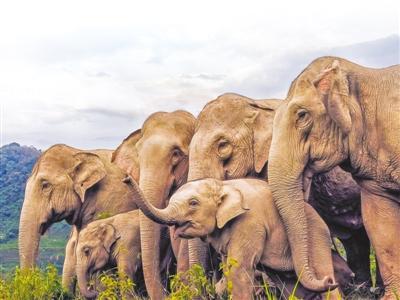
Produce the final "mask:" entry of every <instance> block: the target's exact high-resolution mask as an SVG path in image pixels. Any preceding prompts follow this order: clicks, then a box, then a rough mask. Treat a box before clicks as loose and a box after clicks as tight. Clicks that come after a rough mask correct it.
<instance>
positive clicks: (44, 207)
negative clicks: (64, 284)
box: [19, 145, 106, 267]
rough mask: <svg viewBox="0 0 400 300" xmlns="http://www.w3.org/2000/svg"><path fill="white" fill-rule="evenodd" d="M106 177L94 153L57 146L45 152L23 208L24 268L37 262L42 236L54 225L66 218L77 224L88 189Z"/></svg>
mask: <svg viewBox="0 0 400 300" xmlns="http://www.w3.org/2000/svg"><path fill="white" fill-rule="evenodd" d="M105 176H106V170H105V167H104V165H103V163H102V161H101V160H100V158H99V157H98V156H97V155H95V154H93V153H88V152H81V151H79V150H77V149H74V148H71V147H68V146H65V145H55V146H53V147H51V148H49V149H48V150H47V151H45V152H44V153H43V154H42V155H41V157H40V158H39V159H38V161H37V162H36V164H35V166H34V168H33V171H32V174H31V176H30V177H29V179H28V181H27V184H26V190H25V199H24V203H23V206H22V211H21V217H20V225H19V255H20V265H21V267H32V266H34V265H35V261H36V258H37V254H38V248H39V242H40V236H41V235H43V234H44V233H45V232H46V230H47V229H48V228H49V227H50V226H51V224H53V223H55V222H58V221H61V220H63V219H66V220H67V222H68V223H70V224H74V223H75V221H76V219H77V218H78V213H79V210H80V208H81V206H82V205H83V203H84V201H85V194H86V191H87V190H88V189H90V188H91V187H93V186H94V185H95V184H96V183H98V182H99V181H100V180H102V179H103V178H104V177H105Z"/></svg>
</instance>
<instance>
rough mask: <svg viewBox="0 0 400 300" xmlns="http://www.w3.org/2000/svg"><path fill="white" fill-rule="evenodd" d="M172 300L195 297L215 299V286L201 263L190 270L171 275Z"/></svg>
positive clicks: (184, 299) (170, 297)
mask: <svg viewBox="0 0 400 300" xmlns="http://www.w3.org/2000/svg"><path fill="white" fill-rule="evenodd" d="M170 288H171V293H170V295H169V297H168V299H170V300H190V299H193V298H196V297H198V298H200V299H215V298H216V295H215V287H214V286H213V285H212V284H211V282H210V281H209V280H208V279H207V276H206V274H205V272H204V269H203V268H202V267H201V266H200V265H197V264H195V265H193V266H192V267H191V268H190V269H189V270H188V271H186V272H181V273H178V274H176V275H174V276H171V282H170Z"/></svg>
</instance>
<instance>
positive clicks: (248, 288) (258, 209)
mask: <svg viewBox="0 0 400 300" xmlns="http://www.w3.org/2000/svg"><path fill="white" fill-rule="evenodd" d="M139 192H140V191H139ZM138 198H140V199H139V201H138V206H139V207H140V209H141V210H142V211H143V212H144V213H145V214H146V215H147V216H148V217H149V218H151V219H152V220H154V221H155V222H158V223H163V224H168V225H175V227H176V231H175V235H176V236H179V237H182V238H194V237H200V238H202V239H203V240H206V241H208V242H209V243H211V245H212V246H213V248H214V249H215V250H216V251H217V252H219V253H220V254H221V255H222V257H223V259H225V260H226V258H233V259H235V260H236V261H237V265H236V266H233V267H232V269H231V270H230V275H229V280H231V281H232V287H233V289H232V296H233V298H234V299H251V297H252V292H253V290H252V287H253V286H254V272H255V271H254V270H255V266H256V265H257V264H258V263H261V264H263V265H264V266H266V267H269V268H271V269H275V270H281V271H290V270H294V263H293V259H292V255H291V252H290V247H289V242H288V238H287V234H286V232H285V227H284V225H283V222H282V220H281V218H280V216H279V213H278V210H277V208H276V207H275V204H274V202H273V200H272V195H271V192H270V189H269V187H268V184H267V183H266V182H264V181H261V180H257V179H235V180H228V181H220V180H216V179H204V180H198V181H193V182H189V183H187V184H185V185H184V186H182V187H181V188H180V189H179V190H178V191H177V192H176V193H175V194H174V195H173V196H172V197H171V199H170V202H169V205H168V207H167V208H165V209H157V208H155V207H154V206H152V205H151V204H150V203H149V202H148V201H147V200H146V199H144V198H143V196H142V197H138ZM306 214H307V220H308V226H309V229H308V230H309V232H310V236H309V243H310V244H309V248H310V249H312V251H311V254H310V257H309V259H310V263H311V265H312V266H313V270H312V271H313V272H315V274H316V276H317V278H318V281H317V282H315V281H312V280H310V278H304V277H302V276H301V274H297V276H298V277H299V278H300V282H301V283H302V285H303V286H304V287H306V288H308V289H310V290H314V291H320V292H325V291H326V290H328V289H329V288H331V289H334V288H335V287H336V286H337V284H336V283H335V279H334V278H335V277H334V271H333V263H332V254H331V241H330V239H329V238H328V239H321V238H320V237H329V229H328V227H327V225H326V224H325V223H324V222H323V221H322V219H321V218H320V217H319V215H318V214H317V213H316V212H315V210H314V209H313V208H312V207H311V206H309V205H306ZM316 261H318V262H323V263H322V264H321V263H320V264H316V263H314V262H316ZM339 297H340V295H339V292H338V291H337V290H334V291H331V292H330V299H335V298H339Z"/></svg>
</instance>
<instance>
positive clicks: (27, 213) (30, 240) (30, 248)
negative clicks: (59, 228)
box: [18, 197, 41, 268]
mask: <svg viewBox="0 0 400 300" xmlns="http://www.w3.org/2000/svg"><path fill="white" fill-rule="evenodd" d="M37 210H38V207H35V206H34V205H32V201H31V199H29V198H27V197H25V200H24V204H23V206H22V211H21V217H20V222H19V236H18V247H19V260H20V266H21V268H31V267H34V266H35V264H36V259H37V256H38V250H39V242H40V235H41V232H40V230H41V224H40V222H39V216H38V214H37V213H36V211H37Z"/></svg>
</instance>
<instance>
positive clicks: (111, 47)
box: [0, 0, 400, 149]
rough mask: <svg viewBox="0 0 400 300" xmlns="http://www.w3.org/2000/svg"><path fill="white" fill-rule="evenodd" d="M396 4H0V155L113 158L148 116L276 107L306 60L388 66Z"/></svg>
mask: <svg viewBox="0 0 400 300" xmlns="http://www.w3.org/2000/svg"><path fill="white" fill-rule="evenodd" d="M399 10H400V7H399V1H398V0H393V1H392V0H380V1H357V0H355V1H348V0H345V1H342V0H336V1H334V2H332V1H289V0H279V1H241V3H240V2H239V1H237V2H235V1H220V0H219V1H215V0H213V1H204V0H203V1H183V0H182V1H174V0H168V1H99V0H96V1H88V0H85V1H55V0H51V1H7V3H5V1H2V3H1V4H0V101H1V115H0V118H1V141H0V142H1V145H4V144H7V143H10V142H18V143H21V144H24V145H34V146H35V147H38V148H41V149H45V148H47V147H49V146H50V145H52V144H55V143H66V144H69V145H72V146H75V147H78V148H83V149H85V148H114V147H116V146H117V145H118V144H119V142H120V141H121V140H122V139H123V138H124V137H126V136H127V135H128V134H129V133H130V132H131V131H133V130H135V129H137V128H139V127H140V126H141V124H142V123H143V121H144V120H145V118H146V117H147V116H148V115H149V114H150V113H152V112H154V111H160V110H162V111H173V110H175V109H179V108H181V109H182V108H183V109H186V110H188V111H190V112H192V113H193V114H195V115H197V114H198V113H199V112H200V110H201V109H202V107H203V106H204V105H205V104H206V103H207V102H208V101H209V100H212V99H214V98H215V97H216V96H218V95H219V94H222V93H224V92H237V93H241V94H244V95H247V96H250V97H254V98H262V97H283V96H284V95H285V94H286V91H287V88H288V86H289V84H290V82H291V80H292V79H293V78H294V77H295V76H296V75H297V74H298V73H299V72H300V71H301V70H302V69H303V68H304V67H305V66H306V65H307V64H308V63H310V62H311V60H312V59H314V58H316V57H318V56H321V55H338V56H342V57H345V58H348V59H350V60H353V61H355V62H357V63H360V64H363V65H366V66H370V67H383V66H388V65H393V64H397V63H399V44H400V37H399V18H400V16H399Z"/></svg>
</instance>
